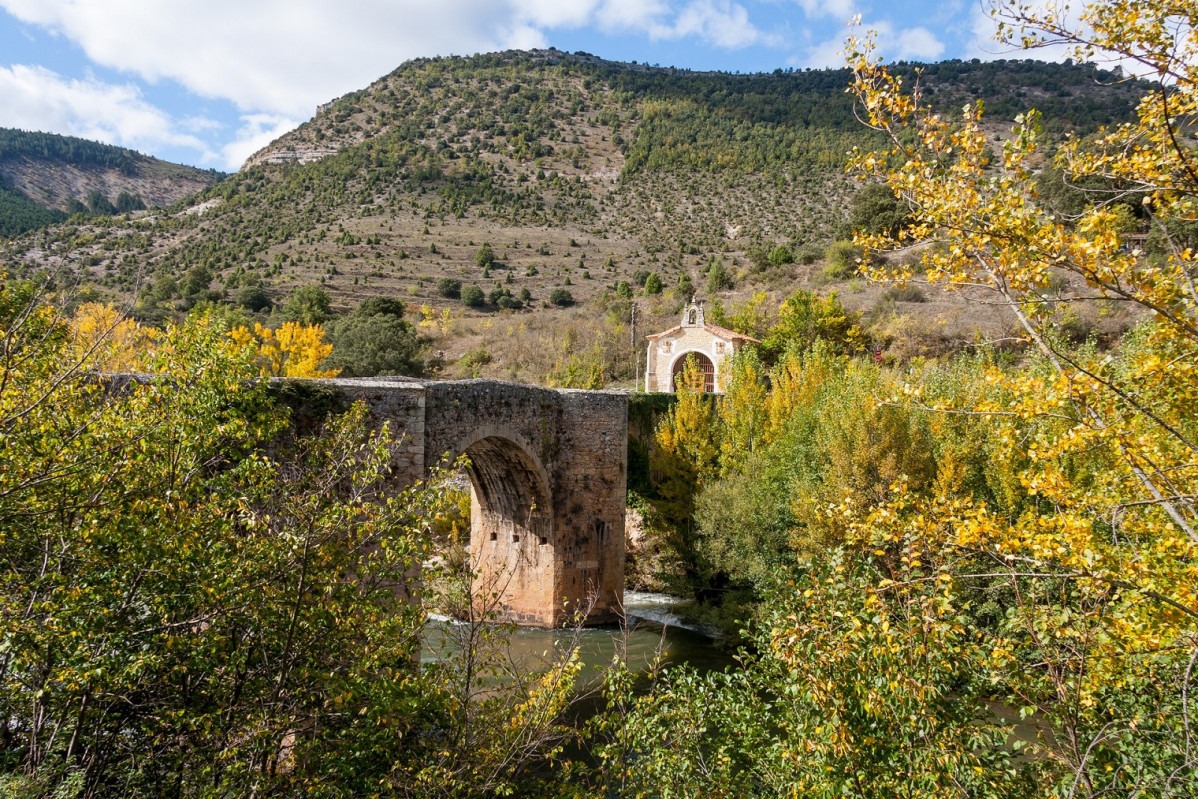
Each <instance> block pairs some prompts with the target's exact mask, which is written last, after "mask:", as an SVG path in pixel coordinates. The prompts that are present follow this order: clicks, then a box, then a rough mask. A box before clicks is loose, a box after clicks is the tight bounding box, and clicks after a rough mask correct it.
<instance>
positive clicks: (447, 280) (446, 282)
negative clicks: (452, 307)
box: [437, 277, 462, 298]
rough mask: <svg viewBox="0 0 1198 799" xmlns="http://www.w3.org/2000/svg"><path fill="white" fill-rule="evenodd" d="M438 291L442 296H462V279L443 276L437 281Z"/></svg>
mask: <svg viewBox="0 0 1198 799" xmlns="http://www.w3.org/2000/svg"><path fill="white" fill-rule="evenodd" d="M437 293H438V294H440V295H441V296H442V297H450V298H457V297H460V296H462V281H460V280H458V279H457V278H452V277H443V278H441V279H440V280H438V281H437Z"/></svg>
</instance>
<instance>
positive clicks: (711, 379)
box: [645, 299, 761, 392]
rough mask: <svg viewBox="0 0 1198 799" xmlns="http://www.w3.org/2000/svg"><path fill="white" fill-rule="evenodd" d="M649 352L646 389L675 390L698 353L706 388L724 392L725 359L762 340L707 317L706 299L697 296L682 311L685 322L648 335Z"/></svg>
mask: <svg viewBox="0 0 1198 799" xmlns="http://www.w3.org/2000/svg"><path fill="white" fill-rule="evenodd" d="M645 338H646V339H647V340H648V342H649V352H648V355H647V357H646V358H645V391H674V390H675V379H676V378H677V376H678V374H679V373H680V372H682V370H683V369H684V368H686V361H687V358H688V357H692V356H693V357H694V359H695V362H696V363H697V364H698V366H699V370H700V371H701V372H702V373H703V377H704V390H705V391H714V392H722V391H723V388H722V386H721V384H720V375H721V371H722V369H723V367H724V361H725V359H727V358H728V356H730V355H731V354H732V353H734V352H736V351H737V350H739V349H740V348H741V347H743V346H744V345H745V344H760V343H761V342H760V341H758V340H757V339H755V338H753V337H751V336H746V335H743V334H741V333H737V332H736V331H734V330H729V329H727V328H725V327H719V326H718V325H709V324H707V323H706V322H705V321H704V320H703V303H701V302H695V300H694V299H692V300H691V301H690V304H689V305H687V306H686V309H685V310H683V312H682V323H681V324H679V325H678V326H677V327H672V328H670V329H669V330H667V331H665V332H664V333H655V334H653V335H652V336H646V337H645Z"/></svg>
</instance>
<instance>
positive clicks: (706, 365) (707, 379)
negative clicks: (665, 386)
mask: <svg viewBox="0 0 1198 799" xmlns="http://www.w3.org/2000/svg"><path fill="white" fill-rule="evenodd" d="M692 358H693V359H694V361H695V366H697V367H698V369H699V374H701V375H702V376H703V390H704V391H705V392H707V393H708V394H710V393H712V392H713V391H715V364H714V363H712V362H711V359H710V358H708V357H707V356H706V355H704V354H703V353H701V352H686V353H683V354H682V355H681V356H679V358H678V360H676V361H674V369H673V372H672V374H671V375H670V385H671V386H673V387H674V390H675V391H677V390H678V380H679V377H680V375H681V374H682V372H683V370H684V369H686V363H687V361H689V360H691V359H692Z"/></svg>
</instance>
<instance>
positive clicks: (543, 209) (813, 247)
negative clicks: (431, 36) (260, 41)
mask: <svg viewBox="0 0 1198 799" xmlns="http://www.w3.org/2000/svg"><path fill="white" fill-rule="evenodd" d="M896 69H897V70H898V72H899V73H900V74H902V75H903V76H904V79H905V80H907V81H910V82H914V81H916V80H918V81H919V85H920V87H921V90H922V91H923V92H924V94H925V96H928V97H930V98H932V100H933V102H934V103H936V104H937V105H938V106H939V107H941V108H942V109H944V111H945V113H953V112H955V111H956V110H957V109H959V108H960V107H961V105H962V104H964V103H966V102H972V101H974V100H977V99H981V100H982V101H983V102H984V103H985V106H986V108H987V109H988V112H989V114H990V115H991V117H992V118H993V119H994V120H995V122H996V125H995V136H996V139H999V140H1000V139H1001V136H1002V131H1003V127H1004V124H998V123H1006V122H1007V121H1008V120H1010V119H1012V118H1013V117H1014V116H1015V114H1016V113H1019V112H1020V111H1022V110H1024V109H1025V108H1027V107H1029V106H1035V107H1038V108H1039V109H1041V111H1043V113H1044V118H1045V125H1046V128H1047V130H1048V131H1049V132H1050V133H1052V134H1053V135H1060V134H1063V133H1066V132H1072V133H1077V134H1086V133H1089V132H1091V131H1093V130H1095V129H1096V128H1097V126H1099V125H1101V124H1107V123H1111V122H1117V121H1122V120H1125V119H1128V118H1129V117H1130V116H1131V114H1132V113H1133V109H1134V105H1135V101H1136V99H1137V97H1138V96H1139V94H1140V91H1139V88H1138V87H1137V86H1135V85H1134V84H1132V83H1127V82H1122V81H1120V80H1119V79H1118V76H1117V75H1113V74H1111V73H1106V72H1102V71H1100V70H1098V69H1096V68H1094V67H1092V66H1090V65H1080V64H1046V63H1042V62H1033V61H1006V62H1001V61H1000V62H987V63H981V62H977V61H974V62H960V61H954V62H944V63H941V64H932V65H924V66H922V67H917V65H910V64H900V65H898V66H897V67H896ZM917 70H918V71H917ZM848 81H849V75H848V73H847V71H845V70H813V71H812V70H804V71H782V70H778V71H775V72H774V73H772V74H758V75H732V74H727V73H712V72H692V71H687V70H680V69H673V68H658V67H649V66H646V65H641V64H623V63H616V62H610V61H605V60H603V59H600V58H597V57H595V56H592V55H589V54H586V53H575V54H567V53H563V52H559V51H556V50H547V51H546V50H543V51H533V52H506V53H498V54H490V55H481V56H475V57H471V58H434V59H421V60H416V61H411V62H408V63H406V64H404V65H402V66H401V67H399V68H398V69H396V70H395V71H394V72H392V73H391V74H389V75H387V76H385V77H383V78H381V79H379V80H378V81H376V82H375V83H373V84H371V85H370V86H368V87H366V88H365V89H362V90H361V91H357V92H353V93H351V94H348V95H346V96H344V97H341V98H338V99H336V100H334V101H332V102H330V103H328V104H327V105H325V106H323V107H322V108H321V109H320V110H319V111H318V113H317V114H316V116H315V117H314V118H313V119H311V120H310V121H308V122H307V123H305V124H303V125H301V126H300V127H299V128H297V129H296V130H294V131H292V132H290V133H288V134H286V135H285V136H283V137H281V138H280V139H278V140H277V141H275V142H273V143H272V144H271V145H270V146H268V147H267V148H265V149H264V150H262V151H261V152H259V153H256V154H255V155H254V156H253V157H251V158H250V159H249V160H248V161H247V162H246V164H245V166H244V168H243V169H242V170H241V171H240V172H238V173H237V174H236V175H233V176H231V177H229V178H228V179H226V180H223V181H221V182H219V183H217V184H215V185H212V186H210V187H207V188H205V189H204V190H203V191H201V192H199V193H197V194H195V195H193V196H191V197H190V198H188V199H187V200H186V201H185V202H184V203H182V204H181V205H178V206H175V207H173V208H171V209H166V210H161V211H156V212H153V213H151V214H149V215H145V216H142V217H140V218H126V217H110V218H103V219H91V220H78V219H77V220H72V222H71V223H69V224H66V225H61V226H58V227H54V228H50V229H48V230H46V231H43V232H41V233H38V234H31V235H29V236H26V237H24V238H22V239H20V240H18V241H17V242H16V243H15V244H14V245H12V246H11V247H10V248H9V251H8V253H9V255H11V256H13V257H14V258H15V259H17V260H18V261H19V262H20V263H22V264H24V266H25V268H27V269H29V270H39V269H40V270H48V271H52V272H54V273H56V274H61V272H62V270H67V271H70V272H74V273H77V274H79V275H81V276H82V277H83V278H84V279H85V280H87V281H90V282H92V283H94V284H95V285H96V286H97V287H98V290H99V291H100V292H107V293H109V294H110V295H112V296H121V295H124V296H133V295H136V296H137V297H138V298H139V303H138V313H139V314H141V315H142V316H143V317H144V318H146V319H150V320H154V319H160V318H161V317H162V316H163V315H164V314H172V313H178V312H179V310H180V309H182V308H185V307H187V306H188V305H189V304H190V303H192V302H194V301H195V300H196V298H197V297H201V296H204V297H210V298H212V297H216V298H221V297H223V298H224V299H225V300H226V301H229V302H233V303H237V302H239V301H240V302H241V304H242V305H244V306H245V307H246V308H247V309H248V310H255V311H258V312H263V310H262V309H263V308H264V307H265V306H266V305H267V304H268V302H269V301H270V300H273V301H274V302H275V303H276V304H277V303H279V302H281V301H282V300H283V299H284V298H285V297H286V296H287V295H288V294H289V293H290V292H291V291H292V290H294V289H295V288H296V287H299V286H303V285H309V284H321V285H323V286H324V287H325V288H326V289H327V290H328V292H329V293H330V295H331V297H332V300H333V305H334V308H335V309H336V310H340V311H345V310H349V309H351V308H353V307H356V306H357V305H358V304H359V303H360V302H361V301H362V300H363V299H364V298H366V297H368V296H374V295H386V296H391V297H400V298H403V299H405V300H406V301H407V302H408V303H409V306H410V307H411V308H412V309H414V310H419V309H421V308H422V307H423V311H422V312H423V314H424V322H425V325H424V330H425V332H426V333H427V334H428V335H429V336H430V337H432V338H433V339H434V345H433V346H434V349H435V350H440V351H441V353H442V356H443V358H444V360H445V361H446V362H447V363H450V364H453V363H457V364H458V366H457V367H455V369H456V371H454V370H452V369H451V370H449V371H448V373H450V374H480V373H481V374H489V375H493V376H503V377H508V378H512V379H520V380H532V381H538V382H540V381H544V380H546V379H550V380H553V381H558V382H562V379H561V378H560V377H559V376H554V375H560V374H561V373H562V372H563V371H565V372H568V371H569V370H570V369H572V368H575V367H576V366H577V363H578V359H579V358H582V357H583V355H585V353H586V352H587V351H589V350H588V348H606V349H607V350H609V351H610V352H611V353H616V355H610V357H609V358H608V359H609V360H610V359H611V358H623V359H624V362H625V364H626V367H625V369H624V370H625V371H627V372H628V373H629V375H631V372H632V363H633V362H632V358H631V352H625V350H627V349H628V347H629V346H631V345H630V344H629V342H631V340H632V339H631V337H630V336H629V334H628V332H626V331H625V329H624V328H623V327H621V326H620V325H619V324H617V320H618V318H624V319H627V313H628V311H629V308H628V303H627V301H626V300H627V298H628V296H629V295H631V294H632V293H634V292H635V293H638V294H639V293H640V288H639V287H640V286H641V285H644V284H645V283H646V280H647V279H648V278H649V276H650V275H656V279H655V280H653V281H650V284H651V285H652V284H653V283H655V282H656V281H657V280H660V282H661V283H662V284H663V285H664V287H665V289H666V292H665V293H664V294H663V295H661V296H657V297H649V298H647V299H646V300H644V301H643V303H642V304H641V306H642V307H641V310H640V313H641V314H642V319H641V325H642V327H641V328H640V330H641V332H648V331H650V330H652V329H653V327H654V326H657V325H668V324H671V323H672V315H673V314H674V313H675V311H676V308H677V306H678V303H679V302H681V300H682V299H683V297H684V296H685V295H688V294H689V293H690V292H692V291H699V292H700V293H704V294H706V295H707V296H708V297H716V298H720V299H722V300H724V301H726V302H731V301H732V300H734V299H736V298H737V297H743V296H746V295H747V294H749V293H751V292H753V291H758V290H766V291H772V292H774V293H775V295H776V296H780V295H783V294H789V293H790V292H791V291H793V290H794V289H795V288H796V287H799V286H807V287H822V290H824V291H826V290H828V289H829V288H837V287H839V288H840V289H841V291H842V295H843V299H844V300H845V302H846V304H848V305H855V306H856V307H860V308H863V309H866V308H871V307H874V306H876V305H877V304H878V303H880V302H883V301H884V299H885V298H884V297H883V296H882V294H881V292H882V289H880V288H879V289H875V288H873V287H868V286H860V285H857V284H855V283H854V282H852V281H847V282H846V281H842V282H843V283H844V284H843V285H839V284H837V283H836V282H835V278H829V277H828V272H827V270H824V269H823V268H822V266H823V264H822V259H823V257H824V251H825V249H826V247H827V245H828V244H829V243H830V242H831V241H832V240H833V239H835V238H837V237H843V236H844V235H845V233H846V229H847V219H848V216H849V211H850V208H851V206H852V201H853V197H854V196H855V195H856V193H857V191H858V187H857V186H856V185H855V184H854V183H853V182H852V180H851V179H850V178H848V177H847V176H845V174H844V169H843V164H844V162H845V159H846V154H847V152H848V151H849V150H850V149H851V148H852V147H854V146H858V145H866V146H868V145H869V144H871V143H874V142H875V140H874V139H873V134H872V133H871V131H869V130H868V129H867V128H865V127H864V126H863V125H862V124H861V123H860V122H859V121H858V119H857V116H856V113H855V111H854V108H853V104H852V100H851V97H850V96H849V95H848V94H846V92H845V88H846V86H847V85H848ZM995 144H996V148H998V147H1000V146H1001V141H996V143H995ZM110 169H111V170H112V171H114V172H116V173H118V174H123V173H122V171H121V168H120V167H119V166H115V167H110ZM28 180H31V178H27V181H28ZM184 276H187V281H188V282H189V284H190V285H192V286H193V287H195V286H199V285H200V284H203V286H204V288H205V291H202V292H198V293H197V292H192V293H188V292H187V291H183V290H182V289H180V287H179V284H180V283H181V280H180V279H181V278H183V277H184ZM830 280H832V281H833V282H832V283H831V284H830V283H829V281H830ZM473 286H477V287H478V288H479V289H481V294H482V295H483V296H484V297H487V296H489V298H490V301H489V302H485V303H483V304H482V305H481V306H474V307H466V306H465V305H464V304H463V303H462V302H461V301H459V299H458V296H457V295H459V294H462V293H463V289H470V288H471V287H473ZM464 293H465V294H475V292H473V291H465V292H464ZM564 293H568V294H569V295H571V296H572V298H573V300H574V304H573V305H572V306H571V305H570V304H569V302H568V301H567V298H566V297H565V296H564ZM476 296H477V295H476ZM505 298H506V299H505ZM892 299H893V298H892ZM620 300H624V301H623V302H622V303H621V302H620ZM937 302H939V301H937ZM937 302H927V303H925V304H924V305H922V306H921V308H920V309H917V310H918V312H919V313H922V314H924V315H928V314H932V313H936V314H940V315H941V316H943V315H945V314H948V315H949V316H952V317H953V319H955V320H956V321H951V320H950V322H946V323H943V324H941V327H942V328H943V329H944V330H947V331H949V332H948V333H945V334H944V335H954V336H959V337H965V338H969V336H970V333H969V330H970V328H969V326H970V325H976V324H978V323H979V317H978V315H977V314H976V313H969V314H966V313H964V312H963V311H961V310H960V303H959V301H958V300H950V301H948V302H949V305H948V306H944V307H941V306H939V305H937ZM952 303H957V304H956V305H953V304H952ZM890 304H891V306H893V305H894V302H891V303H890ZM517 306H521V307H519V308H518V307H517ZM500 307H504V308H505V309H506V310H504V312H503V313H498V309H499V308H500ZM954 309H955V310H954ZM534 311H535V312H534ZM605 313H606V315H607V319H608V323H606V324H599V322H598V321H597V320H602V319H603V318H604V314H605ZM621 352H623V353H624V354H622V355H621V354H619V353H621ZM609 354H610V353H609ZM588 357H589V356H588ZM605 357H606V356H605ZM584 360H585V358H584ZM571 364H574V366H572V365H571ZM555 370H556V371H555ZM564 382H570V381H569V380H565V381H564Z"/></svg>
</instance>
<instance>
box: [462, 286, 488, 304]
mask: <svg viewBox="0 0 1198 799" xmlns="http://www.w3.org/2000/svg"><path fill="white" fill-rule="evenodd" d="M460 293H461V298H462V305H465V306H466V307H467V308H481V307H482V306H483V305H485V304H486V302H487V299H486V295H484V294H483V290H482V289H481V288H479V287H478V286H475V285H470V286H464V287H463V288H462V289H461V290H460Z"/></svg>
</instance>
